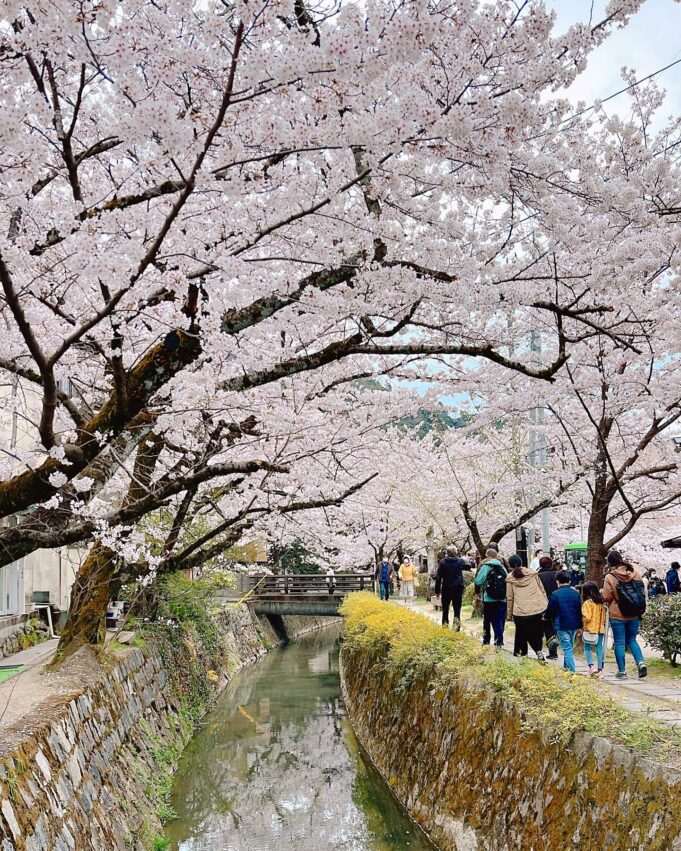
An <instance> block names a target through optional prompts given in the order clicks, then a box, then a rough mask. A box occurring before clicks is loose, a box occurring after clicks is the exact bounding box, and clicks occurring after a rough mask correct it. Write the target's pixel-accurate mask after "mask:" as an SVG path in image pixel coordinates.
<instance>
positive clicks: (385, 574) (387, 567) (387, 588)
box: [374, 556, 395, 600]
mask: <svg viewBox="0 0 681 851" xmlns="http://www.w3.org/2000/svg"><path fill="white" fill-rule="evenodd" d="M394 573H395V571H394V570H393V566H392V564H390V562H389V561H388V559H387V558H386V557H385V556H384V557H383V560H382V561H381V563H380V564H379V565H378V567H377V568H376V572H375V573H374V579H376V580H377V581H378V588H379V591H380V593H381V600H389V599H390V592H391V591H392V585H393V575H394Z"/></svg>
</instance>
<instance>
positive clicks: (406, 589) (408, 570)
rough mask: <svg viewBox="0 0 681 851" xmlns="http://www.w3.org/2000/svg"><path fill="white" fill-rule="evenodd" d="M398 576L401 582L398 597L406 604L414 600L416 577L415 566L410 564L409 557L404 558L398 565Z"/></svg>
mask: <svg viewBox="0 0 681 851" xmlns="http://www.w3.org/2000/svg"><path fill="white" fill-rule="evenodd" d="M398 576H399V577H400V580H401V581H402V585H401V588H400V596H402V597H404V599H405V600H406V601H407V603H411V602H412V601H413V600H414V578H415V577H416V565H414V564H412V563H411V559H410V558H409V556H405V557H404V561H403V562H402V564H401V565H400V569H399V571H398Z"/></svg>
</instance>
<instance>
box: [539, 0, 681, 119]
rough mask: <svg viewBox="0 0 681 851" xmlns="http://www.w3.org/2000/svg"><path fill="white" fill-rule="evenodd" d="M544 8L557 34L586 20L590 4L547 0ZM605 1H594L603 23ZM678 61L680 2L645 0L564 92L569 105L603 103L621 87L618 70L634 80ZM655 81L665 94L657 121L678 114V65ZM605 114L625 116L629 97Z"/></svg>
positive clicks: (680, 71)
mask: <svg viewBox="0 0 681 851" xmlns="http://www.w3.org/2000/svg"><path fill="white" fill-rule="evenodd" d="M546 5H547V7H549V8H550V9H553V10H555V11H556V12H557V14H558V20H557V22H556V27H557V30H558V31H559V32H562V31H563V30H565V29H567V27H568V26H569V25H570V24H572V23H574V22H575V21H580V20H581V21H588V20H589V14H590V10H591V6H592V2H591V0H546ZM606 5H607V3H606V0H594V2H593V6H594V12H593V21H594V22H597V21H599V20H602V18H603V10H604V8H605V6H606ZM680 58H681V3H677V2H674V0H647V2H645V3H644V4H643V8H642V9H641V10H640V11H639V12H638V13H637V14H636V15H634V17H633V18H632V19H631V22H630V23H629V25H628V26H627V27H626V28H624V29H622V30H617V31H616V32H614V33H613V35H611V36H610V37H609V38H608V39H607V41H606V42H605V43H604V44H603V45H601V47H599V48H598V50H596V51H594V52H593V53H592V54H591V57H590V59H589V65H588V67H587V69H586V71H585V72H584V73H583V74H582V75H581V76H580V77H579V79H578V80H577V82H576V83H575V84H574V86H572V87H571V88H570V90H569V92H568V95H569V97H570V99H571V100H575V101H577V100H584V101H586V102H587V103H589V104H591V103H592V102H593V101H594V100H596V99H597V98H601V99H602V98H606V97H607V96H608V95H610V94H613V93H614V92H616V91H618V90H619V89H621V88H623V86H624V85H625V84H624V83H623V82H622V77H621V73H620V71H621V68H622V66H624V65H626V66H627V67H629V68H634V69H635V70H636V78H637V79H641V77H644V76H646V75H647V74H650V73H651V72H653V71H656V70H657V69H658V68H662V67H664V66H665V65H668V64H669V63H670V62H673V61H674V60H675V59H680ZM655 81H656V82H657V84H658V85H659V86H661V87H662V88H664V89H666V91H667V99H666V101H665V106H664V109H663V110H662V111H661V113H662V114H661V115H660V116H659V118H658V120H659V119H660V118H662V119H664V118H666V117H667V116H668V115H671V114H675V115H678V114H679V113H681V64H679V65H676V66H675V67H674V68H670V69H669V70H668V71H665V72H664V73H663V74H659V75H658V76H657V77H656V78H655ZM605 108H606V111H608V112H614V111H617V112H618V113H620V114H625V113H628V111H629V106H628V97H627V95H620V96H619V97H617V98H615V99H614V100H612V101H610V102H609V103H608V104H606V105H605Z"/></svg>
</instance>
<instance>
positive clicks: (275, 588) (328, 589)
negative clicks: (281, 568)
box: [244, 573, 376, 600]
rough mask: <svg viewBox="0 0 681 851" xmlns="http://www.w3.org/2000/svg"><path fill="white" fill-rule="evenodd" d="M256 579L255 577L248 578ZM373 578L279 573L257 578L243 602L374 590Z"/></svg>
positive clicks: (356, 574) (355, 575) (357, 575)
mask: <svg viewBox="0 0 681 851" xmlns="http://www.w3.org/2000/svg"><path fill="white" fill-rule="evenodd" d="M249 578H251V579H256V576H250V577H249ZM375 588H376V585H375V578H374V576H373V575H372V574H367V573H335V574H329V575H327V574H325V573H286V574H284V573H281V574H276V573H275V574H267V575H265V576H259V577H258V581H257V582H256V584H255V585H254V586H253V588H251V589H250V590H249V592H248V593H247V594H246V595H245V597H244V600H245V599H248V597H250V596H251V595H254V596H265V595H267V596H287V595H289V594H306V593H307V594H309V593H322V592H324V593H329V594H334V593H335V594H341V595H342V594H346V593H349V592H350V591H364V590H375Z"/></svg>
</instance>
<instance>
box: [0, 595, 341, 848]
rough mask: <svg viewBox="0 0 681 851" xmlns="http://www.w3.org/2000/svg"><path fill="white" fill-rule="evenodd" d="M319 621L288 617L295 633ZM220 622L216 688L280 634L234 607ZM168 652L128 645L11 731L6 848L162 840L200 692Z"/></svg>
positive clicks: (0, 767) (2, 775) (3, 754)
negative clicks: (178, 677)
mask: <svg viewBox="0 0 681 851" xmlns="http://www.w3.org/2000/svg"><path fill="white" fill-rule="evenodd" d="M326 623H328V619H326V620H325V621H324V624H326ZM321 625H322V622H321V621H319V620H316V619H313V618H285V619H284V626H285V629H286V633H287V636H288V637H289V638H296V637H298V636H299V635H302V634H304V633H305V632H308V631H311V630H313V629H317V628H319V627H320V626H321ZM218 627H219V642H220V650H221V652H220V654H219V656H220V658H221V660H222V662H221V665H220V666H219V670H214V669H210V670H208V669H207V670H206V671H205V675H206V679H207V681H208V682H209V683H210V684H211V685H210V689H211V691H212V694H213V695H217V694H218V693H219V691H220V690H221V689H222V688H223V687H224V685H225V684H226V683H227V682H228V681H229V679H230V678H231V677H232V676H233V675H234V674H235V673H236V672H237V671H238V670H239V669H240V668H242V667H244V666H245V665H247V664H249V663H251V662H254V661H255V660H256V659H257V658H259V657H260V656H262V655H263V654H264V653H266V652H267V650H268V649H270V648H272V647H274V646H276V645H277V644H278V643H280V638H281V637H280V636H278V635H277V634H276V632H275V630H274V629H273V628H272V626H271V624H270V623H269V622H268V621H267V619H265V618H262V619H261V618H258V617H256V616H255V615H253V614H251V612H250V611H249V610H248V608H246V607H241V608H239V609H235V608H231V609H226V610H225V611H224V612H222V613H221V614H220V616H219V617H218ZM178 639H179V640H183V639H182V637H181V636H178ZM86 651H87V648H82V649H81V650H79V651H78V653H77V654H76V655H75V656H74V657H73V664H74V665H77V664H78V663H79V658H78V657H79V654H83V653H85V652H86ZM166 658H167V657H164V655H163V654H162V653H160V652H159V648H158V646H157V645H156V644H155V642H154V641H153V640H150V641H148V642H147V643H146V644H145V646H143V647H130V648H126V649H122V650H120V652H117V654H116V656H115V657H113V658H110V659H109V662H108V664H105V665H104V666H102V668H101V670H99V671H98V672H97V674H96V675H95V677H94V679H92V678H91V680H90V681H89V682H88V683H83V684H82V685H81V687H79V688H74V691H73V693H72V694H70V695H68V696H67V697H64V696H63V695H62V696H60V697H58V698H57V697H55V698H53V699H50V697H49V694H47V695H46V697H47V700H46V701H44V702H43V703H42V704H41V705H40V706H39V707H38V709H37V710H36V711H34V712H33V713H32V714H31V717H27V718H24V719H22V721H21V726H20V727H18V728H17V729H14V730H9V731H8V730H4V731H3V736H2V745H0V851H131V849H153V848H162V847H164V844H163V841H162V838H161V832H162V828H161V820H160V817H161V816H162V815H163V807H164V806H165V805H166V798H167V792H168V790H169V787H170V778H171V776H172V772H173V771H174V768H175V762H176V759H177V757H178V756H179V754H180V753H181V751H182V749H183V747H184V746H185V744H186V743H187V741H188V740H189V738H190V737H191V734H192V731H193V728H192V723H193V722H194V721H196V717H195V715H194V714H193V713H192V712H188V711H187V704H188V700H187V698H191V697H192V696H191V695H185V696H183V695H181V694H178V693H177V691H176V690H175V689H173V688H172V687H171V681H172V680H173V677H172V676H171V674H172V673H173V672H170V671H169V670H168V662H167V661H164V660H165V659H166ZM80 661H81V662H82V661H83V660H82V658H81V660H80ZM196 705H198V702H197V701H193V702H192V707H195V706H196ZM200 705H204V704H200Z"/></svg>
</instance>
